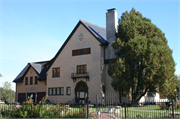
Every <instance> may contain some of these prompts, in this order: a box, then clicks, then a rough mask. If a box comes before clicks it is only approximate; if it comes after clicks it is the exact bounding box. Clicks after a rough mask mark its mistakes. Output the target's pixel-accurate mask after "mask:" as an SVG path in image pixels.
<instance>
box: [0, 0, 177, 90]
mask: <svg viewBox="0 0 180 119" xmlns="http://www.w3.org/2000/svg"><path fill="white" fill-rule="evenodd" d="M132 7H134V8H135V10H136V11H139V12H140V13H141V14H142V15H143V16H144V17H146V18H149V19H151V22H152V23H153V24H155V25H156V26H157V27H158V28H160V29H161V31H162V32H163V33H165V37H166V39H167V41H168V45H169V47H170V49H172V50H173V53H172V55H173V58H174V61H175V63H176V67H175V69H176V71H175V74H176V75H179V74H180V57H179V54H180V12H179V11H180V1H178V0H156V1H155V0H151V1H150V0H143V1H142V0H139V1H137V0H134V1H133V0H126V1H125V0H124V1H122V0H91V1H90V0H66V1H65V0H0V73H1V74H2V75H3V77H0V86H2V84H3V82H5V81H8V82H11V84H12V89H13V90H15V83H13V82H12V81H13V80H14V79H15V78H16V76H17V75H18V74H19V73H20V72H21V71H22V69H23V68H24V67H25V66H26V65H27V63H31V62H38V61H46V60H51V59H52V58H53V57H54V56H55V54H56V53H57V52H58V50H59V49H60V47H61V46H62V44H63V43H64V42H65V40H66V39H67V37H68V36H69V35H70V33H71V32H72V30H73V29H74V27H75V26H76V24H77V23H78V21H79V19H83V20H85V21H88V22H91V23H94V24H97V25H99V26H102V27H106V12H107V9H111V8H116V11H117V13H118V18H120V17H121V15H122V13H124V12H125V11H128V12H129V11H131V9H132Z"/></svg>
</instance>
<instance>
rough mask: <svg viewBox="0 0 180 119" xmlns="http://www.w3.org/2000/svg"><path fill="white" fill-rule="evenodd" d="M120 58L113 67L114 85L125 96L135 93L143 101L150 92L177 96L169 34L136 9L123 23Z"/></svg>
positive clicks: (117, 43)
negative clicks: (167, 35) (143, 97)
mask: <svg viewBox="0 0 180 119" xmlns="http://www.w3.org/2000/svg"><path fill="white" fill-rule="evenodd" d="M116 38H117V41H114V42H113V43H112V47H113V48H114V50H115V55H116V58H115V60H112V61H111V62H110V63H109V68H108V74H109V75H110V77H112V83H111V85H112V86H113V87H114V89H115V90H116V91H118V92H119V94H121V92H122V91H126V92H129V93H131V95H132V101H139V100H140V98H141V97H142V96H144V95H145V94H146V92H147V91H150V92H161V93H165V92H169V93H172V92H174V88H175V86H176V84H175V83H176V82H175V81H174V78H173V76H174V72H175V62H174V60H173V57H172V50H171V49H170V48H169V46H168V45H167V40H166V38H165V34H164V33H163V32H162V31H161V30H160V29H159V28H158V27H156V25H154V24H153V23H151V20H150V19H148V18H146V17H143V16H142V14H141V13H139V12H137V11H136V10H135V9H134V8H132V10H131V11H130V12H127V11H126V12H125V13H123V14H122V16H121V18H120V19H119V25H118V32H117V33H116Z"/></svg>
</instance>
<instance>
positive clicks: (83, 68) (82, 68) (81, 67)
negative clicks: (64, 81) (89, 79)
mask: <svg viewBox="0 0 180 119" xmlns="http://www.w3.org/2000/svg"><path fill="white" fill-rule="evenodd" d="M85 73H86V65H78V66H77V74H85Z"/></svg>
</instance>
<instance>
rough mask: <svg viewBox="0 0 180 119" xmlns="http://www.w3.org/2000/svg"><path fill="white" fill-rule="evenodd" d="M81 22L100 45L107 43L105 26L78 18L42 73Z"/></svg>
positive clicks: (49, 65)
mask: <svg viewBox="0 0 180 119" xmlns="http://www.w3.org/2000/svg"><path fill="white" fill-rule="evenodd" d="M80 24H82V25H83V26H84V27H85V28H86V29H87V30H88V31H89V32H90V33H91V34H92V35H93V36H94V37H95V38H96V39H97V40H98V41H99V42H100V44H101V45H108V42H107V41H106V28H104V27H101V26H98V25H95V24H92V23H90V22H87V21H84V20H82V19H80V20H79V22H78V24H77V25H76V26H75V28H74V29H73V31H72V32H71V34H70V35H69V36H68V38H67V39H66V41H65V42H64V44H63V45H62V47H61V48H60V49H59V51H58V52H57V53H56V55H55V56H54V58H53V59H52V60H51V61H50V62H49V64H48V67H47V69H46V70H45V71H44V73H46V72H47V71H48V70H49V68H50V67H51V65H52V64H53V63H54V61H55V60H56V58H57V57H58V56H59V54H60V53H61V51H62V50H63V49H64V47H65V46H66V44H67V43H68V41H69V40H70V39H71V37H72V35H73V34H74V32H75V31H76V30H77V28H78V27H79V25H80Z"/></svg>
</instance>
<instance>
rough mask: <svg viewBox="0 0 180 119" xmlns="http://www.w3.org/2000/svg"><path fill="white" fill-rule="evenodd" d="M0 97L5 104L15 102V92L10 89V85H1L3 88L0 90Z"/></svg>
mask: <svg viewBox="0 0 180 119" xmlns="http://www.w3.org/2000/svg"><path fill="white" fill-rule="evenodd" d="M0 91H1V93H0V97H1V99H3V100H5V101H6V102H14V101H15V92H14V91H13V90H12V89H11V83H10V82H8V81H5V82H4V83H3V87H1V88H0Z"/></svg>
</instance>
